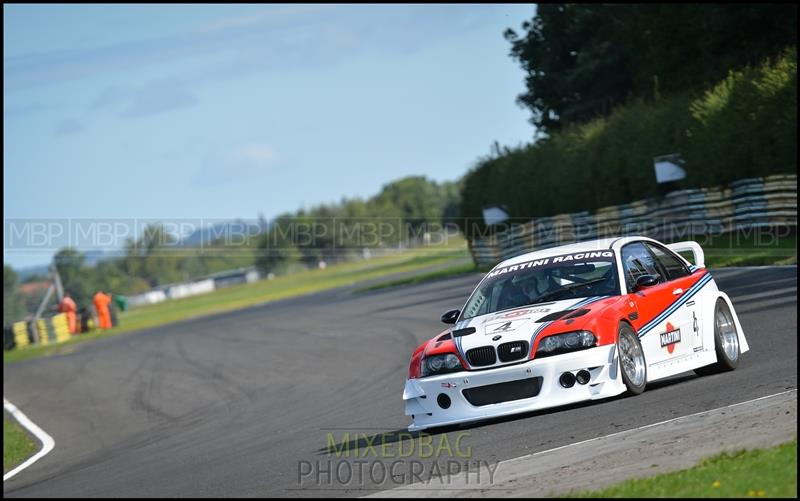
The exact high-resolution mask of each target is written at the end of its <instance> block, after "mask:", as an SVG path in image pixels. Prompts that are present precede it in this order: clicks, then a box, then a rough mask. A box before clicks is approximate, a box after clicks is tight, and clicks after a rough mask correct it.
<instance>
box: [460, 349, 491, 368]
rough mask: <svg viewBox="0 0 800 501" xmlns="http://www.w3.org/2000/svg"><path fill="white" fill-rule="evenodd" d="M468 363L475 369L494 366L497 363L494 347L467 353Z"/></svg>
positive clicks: (472, 350)
mask: <svg viewBox="0 0 800 501" xmlns="http://www.w3.org/2000/svg"><path fill="white" fill-rule="evenodd" d="M467 361H468V362H469V364H470V365H471V366H473V367H483V366H486V365H492V364H494V363H495V362H496V361H497V357H496V355H495V353H494V346H481V347H480V348H473V349H471V350H469V351H468V352H467Z"/></svg>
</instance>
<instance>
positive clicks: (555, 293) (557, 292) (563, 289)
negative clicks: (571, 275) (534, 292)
mask: <svg viewBox="0 0 800 501" xmlns="http://www.w3.org/2000/svg"><path fill="white" fill-rule="evenodd" d="M605 280H606V278H595V279H594V280H589V281H588V282H580V283H575V284H568V285H563V286H561V288H560V289H558V290H555V291H551V292H548V293H546V294H544V295H542V296H539V297H538V298H536V303H538V302H541V301H545V300H547V299H550V298H553V299H555V298H557V297H558V296H560V295H561V294H563V293H565V292H570V291H572V290H574V289H578V288H580V287H583V286H584V285H591V284H596V283H598V282H604V281H605ZM530 304H535V303H530Z"/></svg>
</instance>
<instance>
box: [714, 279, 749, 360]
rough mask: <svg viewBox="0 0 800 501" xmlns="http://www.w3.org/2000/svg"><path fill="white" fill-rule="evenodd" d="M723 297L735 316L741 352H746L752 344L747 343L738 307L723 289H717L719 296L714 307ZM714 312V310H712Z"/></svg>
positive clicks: (734, 320)
mask: <svg viewBox="0 0 800 501" xmlns="http://www.w3.org/2000/svg"><path fill="white" fill-rule="evenodd" d="M719 299H722V300H723V301H725V303H726V304H727V305H728V309H729V310H730V312H731V315H732V316H733V322H734V324H735V325H736V332H737V333H738V334H739V353H744V352H746V351H748V350H749V349H750V345H748V344H747V339H746V338H745V335H744V329H742V324H741V322H739V315H737V314H736V309H735V308H734V307H733V302H732V301H731V298H730V297H729V296H728V295H727V294H725V293H724V292H722V291H717V297H716V299H715V300H714V308H716V307H717V301H718V300H719ZM712 314H713V312H712Z"/></svg>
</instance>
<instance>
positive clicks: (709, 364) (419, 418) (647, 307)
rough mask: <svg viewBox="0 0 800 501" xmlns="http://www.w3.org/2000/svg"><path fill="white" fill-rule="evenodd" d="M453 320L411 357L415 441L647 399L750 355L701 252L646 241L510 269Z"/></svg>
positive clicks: (563, 250) (515, 262)
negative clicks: (418, 435)
mask: <svg viewBox="0 0 800 501" xmlns="http://www.w3.org/2000/svg"><path fill="white" fill-rule="evenodd" d="M680 252H691V253H692V254H693V260H694V264H691V263H689V262H688V261H687V260H686V259H684V258H683V257H682V256H681V255H680V254H679V253H680ZM442 321H443V322H444V323H447V324H453V326H452V328H450V329H448V330H446V331H444V332H442V333H440V334H439V335H437V336H436V337H434V338H433V339H431V340H429V341H427V342H425V343H423V344H422V345H421V346H419V347H418V348H417V349H416V350H415V351H414V353H413V355H412V356H411V363H410V365H409V370H408V379H407V380H406V384H405V389H404V391H403V400H404V402H405V413H406V415H408V416H411V419H412V420H413V422H412V423H411V425H410V426H409V427H408V429H409V430H412V431H413V430H422V429H426V428H430V427H436V426H443V425H452V424H457V423H465V422H470V421H476V420H481V419H487V418H494V417H499V416H507V415H511V414H517V413H522V412H529V411H534V410H539V409H545V408H549V407H556V406H561V405H565V404H571V403H575V402H581V401H586V400H597V399H602V398H607V397H612V396H614V395H619V394H621V393H624V392H626V391H627V392H629V393H631V394H639V393H641V392H642V391H644V389H645V386H646V385H647V383H649V382H651V381H656V380H658V379H662V378H666V377H669V376H673V375H675V374H679V373H682V372H686V371H690V370H694V371H696V372H697V373H699V374H707V373H713V372H719V371H726V370H732V369H735V368H736V366H737V365H738V363H739V358H740V356H741V354H742V353H744V352H746V351H747V350H748V345H747V341H746V339H745V337H744V334H743V332H742V326H741V324H740V323H739V319H738V317H737V316H736V312H735V311H734V308H733V304H732V303H731V301H730V299H729V298H728V296H727V295H726V294H725V293H724V292H722V291H720V290H719V289H718V288H717V285H716V283H715V282H714V279H713V278H712V276H711V273H709V271H708V270H706V269H705V265H704V254H703V250H702V248H701V247H700V245H699V244H697V243H696V242H680V243H675V244H669V245H664V244H661V243H659V242H657V241H656V240H653V239H650V238H646V237H624V238H614V239H604V240H596V241H591V242H582V243H578V244H572V245H567V246H562V247H554V248H550V249H545V250H541V251H536V252H531V253H528V254H524V255H521V256H518V257H515V258H512V259H509V260H506V261H504V262H502V263H500V264H499V265H497V266H495V267H494V268H493V269H492V270H491V271H490V272H489V273H487V274H486V276H485V277H484V278H483V279H482V280H481V282H480V283H479V284H478V286H477V287H476V288H475V290H474V291H473V292H472V294H471V296H470V297H469V299H468V300H467V302H466V304H465V305H464V307H463V308H462V309H461V310H451V311H448V312H447V313H445V314H444V315H442Z"/></svg>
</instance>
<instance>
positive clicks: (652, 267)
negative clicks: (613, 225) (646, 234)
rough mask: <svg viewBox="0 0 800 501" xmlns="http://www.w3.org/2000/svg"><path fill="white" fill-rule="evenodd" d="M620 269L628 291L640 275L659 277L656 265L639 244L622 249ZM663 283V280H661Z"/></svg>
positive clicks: (642, 245) (650, 255) (659, 273)
mask: <svg viewBox="0 0 800 501" xmlns="http://www.w3.org/2000/svg"><path fill="white" fill-rule="evenodd" d="M622 269H623V270H624V272H625V283H626V284H627V285H628V290H629V291H630V290H631V289H633V287H634V286H635V285H636V280H637V279H638V278H639V277H641V276H642V275H658V276H660V275H661V272H659V270H658V265H657V264H656V262H655V260H654V259H653V256H652V254H650V253H649V252H648V251H647V249H646V248H645V246H644V244H642V243H641V242H636V243H632V244H628V245H626V246H624V247H623V248H622ZM662 281H663V280H662Z"/></svg>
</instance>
